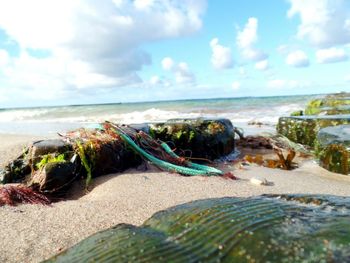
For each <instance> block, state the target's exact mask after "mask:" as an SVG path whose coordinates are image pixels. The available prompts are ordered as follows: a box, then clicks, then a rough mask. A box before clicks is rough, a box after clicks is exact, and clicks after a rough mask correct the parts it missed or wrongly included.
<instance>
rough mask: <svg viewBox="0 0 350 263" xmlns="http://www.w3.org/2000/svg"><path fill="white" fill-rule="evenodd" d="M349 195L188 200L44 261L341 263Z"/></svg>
mask: <svg viewBox="0 0 350 263" xmlns="http://www.w3.org/2000/svg"><path fill="white" fill-rule="evenodd" d="M349 258H350V198H349V197H336V196H312V195H311V196H310V195H307V196H304V195H282V196H263V197H252V198H219V199H207V200H200V201H195V202H192V203H187V204H183V205H179V206H176V207H173V208H169V209H167V210H165V211H162V212H158V213H156V214H155V215H153V216H152V217H151V218H150V219H149V220H147V221H146V222H145V223H144V224H143V225H141V226H140V227H136V226H133V225H126V224H121V225H117V226H115V227H113V228H111V229H108V230H104V231H102V232H99V233H97V234H94V235H92V236H90V237H88V238H86V239H84V240H83V241H81V242H80V243H78V244H76V245H75V246H73V247H72V248H70V249H68V250H66V251H63V252H61V253H60V254H58V255H57V256H55V257H53V258H51V259H49V260H47V261H45V262H348V261H349Z"/></svg>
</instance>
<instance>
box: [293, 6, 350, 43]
mask: <svg viewBox="0 0 350 263" xmlns="http://www.w3.org/2000/svg"><path fill="white" fill-rule="evenodd" d="M289 2H290V3H291V7H290V9H289V10H288V17H293V16H296V15H299V16H300V20H301V23H300V25H299V27H298V32H297V36H298V37H299V38H301V39H306V40H308V41H310V43H311V44H313V45H315V46H318V47H323V48H324V47H331V46H334V45H339V44H346V43H349V42H350V26H349V21H350V2H349V1H347V0H345V1H344V0H332V1H330V0H308V1H305V0H289Z"/></svg>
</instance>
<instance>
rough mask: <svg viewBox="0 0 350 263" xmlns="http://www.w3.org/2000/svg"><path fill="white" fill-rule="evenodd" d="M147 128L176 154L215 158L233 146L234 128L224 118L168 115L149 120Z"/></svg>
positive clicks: (228, 152) (227, 151)
mask: <svg viewBox="0 0 350 263" xmlns="http://www.w3.org/2000/svg"><path fill="white" fill-rule="evenodd" d="M149 132H150V135H151V136H152V137H153V138H155V139H160V140H162V141H164V142H166V143H169V144H170V146H172V147H174V148H176V152H177V154H179V155H187V156H191V157H198V158H207V159H216V158H219V157H222V156H224V155H227V154H230V153H231V152H232V151H233V150H234V137H235V136H234V128H233V125H232V123H231V121H230V120H228V119H203V118H197V119H172V120H168V121H167V122H165V123H154V124H150V131H149Z"/></svg>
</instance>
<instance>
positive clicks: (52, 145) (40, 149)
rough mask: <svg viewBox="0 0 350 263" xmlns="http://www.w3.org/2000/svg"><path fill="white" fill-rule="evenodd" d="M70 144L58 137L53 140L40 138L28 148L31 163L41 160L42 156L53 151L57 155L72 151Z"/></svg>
mask: <svg viewBox="0 0 350 263" xmlns="http://www.w3.org/2000/svg"><path fill="white" fill-rule="evenodd" d="M72 150H73V147H72V145H71V144H69V143H66V142H65V141H63V140H60V139H54V140H42V141H37V142H34V143H33V144H32V146H31V148H30V157H31V159H32V162H33V163H37V162H39V161H40V160H41V158H42V156H44V155H47V154H50V153H55V154H56V155H59V154H61V153H65V152H68V151H72Z"/></svg>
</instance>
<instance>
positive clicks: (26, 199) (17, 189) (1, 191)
mask: <svg viewBox="0 0 350 263" xmlns="http://www.w3.org/2000/svg"><path fill="white" fill-rule="evenodd" d="M22 203H25V204H42V205H48V204H50V200H49V199H48V198H47V197H46V196H45V195H43V194H40V193H38V192H36V191H34V190H33V189H32V188H30V187H27V186H25V185H11V184H7V185H2V186H0V206H3V205H12V206H14V205H17V204H22Z"/></svg>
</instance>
